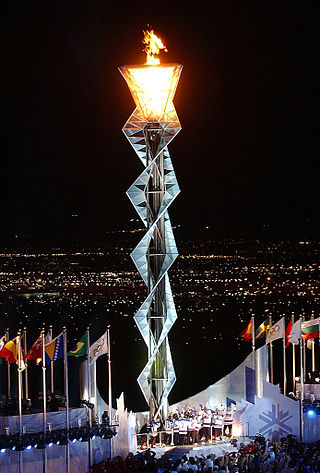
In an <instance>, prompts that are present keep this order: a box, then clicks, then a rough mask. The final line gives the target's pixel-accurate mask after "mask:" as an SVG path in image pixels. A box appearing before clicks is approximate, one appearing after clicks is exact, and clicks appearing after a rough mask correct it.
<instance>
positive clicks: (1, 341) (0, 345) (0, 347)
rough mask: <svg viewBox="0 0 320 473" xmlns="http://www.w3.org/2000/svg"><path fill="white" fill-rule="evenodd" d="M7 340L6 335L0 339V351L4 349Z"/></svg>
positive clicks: (0, 361)
mask: <svg viewBox="0 0 320 473" xmlns="http://www.w3.org/2000/svg"><path fill="white" fill-rule="evenodd" d="M6 340H7V337H6V335H3V337H1V338H0V351H1V350H2V348H3V347H4V345H5V342H6ZM0 356H1V355H0ZM1 364H2V358H0V365H1Z"/></svg>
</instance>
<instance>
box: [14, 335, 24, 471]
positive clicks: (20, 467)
mask: <svg viewBox="0 0 320 473" xmlns="http://www.w3.org/2000/svg"><path fill="white" fill-rule="evenodd" d="M16 348H17V352H18V353H17V358H18V398H19V399H18V406H19V440H20V442H22V435H23V425H22V372H21V331H20V330H19V331H18V335H17V341H16ZM19 471H20V473H22V472H23V462H22V452H21V451H19Z"/></svg>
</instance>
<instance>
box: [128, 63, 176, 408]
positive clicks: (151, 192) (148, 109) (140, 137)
mask: <svg viewBox="0 0 320 473" xmlns="http://www.w3.org/2000/svg"><path fill="white" fill-rule="evenodd" d="M119 69H120V72H121V74H122V75H123V77H124V79H125V80H126V82H127V84H128V87H129V89H130V92H131V94H132V96H133V99H134V101H135V104H136V109H135V110H134V112H133V113H132V115H131V116H130V118H129V120H128V121H127V122H126V124H125V125H124V127H123V128H122V130H123V132H124V134H125V135H126V137H127V139H128V140H129V142H130V144H131V145H132V147H133V149H134V150H135V152H136V153H137V155H138V157H139V158H140V159H141V161H142V163H143V165H144V170H143V171H142V173H141V174H140V176H139V177H138V178H137V179H136V181H135V182H134V183H133V184H132V186H131V187H130V188H129V190H128V191H127V195H128V197H129V199H130V200H131V202H132V204H133V205H134V207H135V209H136V211H137V213H138V215H139V217H140V218H141V220H142V222H143V223H144V225H145V227H146V233H145V235H144V236H143V238H142V240H141V241H140V242H139V243H138V245H137V246H136V248H135V249H134V250H133V251H132V253H131V257H132V259H133V261H134V263H135V265H136V267H137V269H138V271H139V273H140V274H141V277H142V278H143V280H144V282H145V284H146V286H147V290H148V293H147V297H146V299H145V301H144V302H143V304H142V305H141V307H140V308H139V310H138V312H137V313H136V314H135V317H134V319H135V322H136V324H137V326H138V327H139V330H140V332H141V335H142V337H143V339H144V341H145V343H146V345H147V348H148V360H147V364H146V365H145V367H144V368H143V370H142V372H141V374H140V376H139V377H138V383H139V385H140V388H141V390H142V392H143V395H144V397H145V399H146V401H147V403H148V405H149V408H150V415H151V416H152V417H157V416H158V415H160V416H161V417H164V416H166V415H167V411H168V395H169V393H170V391H171V389H172V386H173V385H174V383H175V380H176V375H175V371H174V367H173V362H172V356H171V351H170V347H169V342H168V337H167V336H168V333H169V331H170V329H171V327H172V325H173V323H174V322H175V320H176V318H177V313H176V309H175V305H174V302H173V296H172V291H171V286H170V281H169V276H168V270H169V268H170V266H171V265H172V263H173V262H174V260H175V259H176V258H177V256H178V251H177V247H176V244H175V240H174V236H173V232H172V227H171V223H170V219H169V214H168V208H169V206H170V205H171V203H172V202H173V200H174V199H175V198H176V196H177V195H178V194H179V192H180V189H179V186H178V183H177V179H176V176H175V173H174V170H173V166H172V162H171V158H170V154H169V151H168V144H169V143H170V141H171V140H172V139H173V138H174V137H175V136H176V134H177V133H178V132H179V131H180V130H181V125H180V122H179V119H178V117H177V114H176V111H175V108H174V105H173V96H174V93H175V91H176V87H177V85H178V81H179V77H180V74H181V70H182V66H181V65H176V64H166V65H156V66H150V65H142V66H123V67H121V68H119Z"/></svg>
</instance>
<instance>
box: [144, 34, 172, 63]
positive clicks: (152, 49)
mask: <svg viewBox="0 0 320 473" xmlns="http://www.w3.org/2000/svg"><path fill="white" fill-rule="evenodd" d="M143 33H144V38H143V40H142V42H143V44H145V45H146V47H145V48H144V51H145V52H146V53H147V61H146V64H148V65H149V66H154V65H157V64H160V59H159V58H156V57H154V56H155V55H158V54H159V52H160V49H163V50H164V51H165V52H166V53H167V52H168V50H167V48H166V47H165V45H164V44H163V42H162V40H161V39H160V38H159V37H158V36H157V35H156V34H155V33H154V31H153V29H151V30H149V31H144V32H143Z"/></svg>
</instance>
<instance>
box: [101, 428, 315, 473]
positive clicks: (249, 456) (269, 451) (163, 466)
mask: <svg viewBox="0 0 320 473" xmlns="http://www.w3.org/2000/svg"><path fill="white" fill-rule="evenodd" d="M233 442H234V441H233ZM234 445H235V446H236V448H234V451H233V452H229V453H226V454H224V455H223V456H220V457H218V458H217V457H215V455H207V457H205V456H203V455H202V456H198V457H192V456H190V457H189V458H187V456H183V457H182V458H180V459H177V460H174V458H173V457H172V456H170V451H169V452H167V453H166V454H164V455H163V456H162V457H160V458H156V454H155V452H154V451H152V450H147V451H145V452H143V453H138V454H137V455H133V454H132V453H129V455H128V456H127V457H126V458H125V459H123V458H121V457H116V458H114V459H113V460H111V459H108V460H107V461H105V462H101V463H99V464H97V465H94V466H93V467H92V473H195V472H199V473H202V472H203V473H244V472H249V473H256V472H263V473H298V472H308V473H319V472H320V441H318V442H316V443H313V444H303V443H300V442H299V441H298V440H297V438H296V437H295V436H294V435H288V436H287V437H283V438H282V439H281V440H280V442H271V441H267V442H266V441H265V439H264V438H263V437H261V436H257V437H256V439H255V440H254V441H250V442H249V443H247V444H246V445H245V444H244V443H240V444H239V445H236V442H234Z"/></svg>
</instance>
